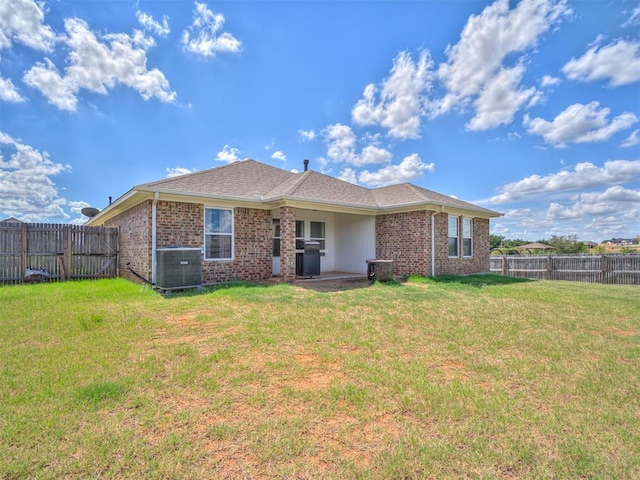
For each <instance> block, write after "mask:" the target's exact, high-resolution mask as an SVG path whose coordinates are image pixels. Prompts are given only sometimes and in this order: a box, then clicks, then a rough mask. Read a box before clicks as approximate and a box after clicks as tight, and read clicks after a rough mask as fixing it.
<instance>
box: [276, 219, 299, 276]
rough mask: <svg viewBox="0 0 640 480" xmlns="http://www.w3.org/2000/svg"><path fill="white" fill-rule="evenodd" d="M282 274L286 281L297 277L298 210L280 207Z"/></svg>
mask: <svg viewBox="0 0 640 480" xmlns="http://www.w3.org/2000/svg"><path fill="white" fill-rule="evenodd" d="M280 275H281V276H282V279H283V280H284V281H285V282H292V281H293V280H295V278H296V211H295V209H294V208H293V207H281V208H280Z"/></svg>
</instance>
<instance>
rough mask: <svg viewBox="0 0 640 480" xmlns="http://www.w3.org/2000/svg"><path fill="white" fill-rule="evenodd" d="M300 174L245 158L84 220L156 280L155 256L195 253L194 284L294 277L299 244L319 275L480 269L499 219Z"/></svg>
mask: <svg viewBox="0 0 640 480" xmlns="http://www.w3.org/2000/svg"><path fill="white" fill-rule="evenodd" d="M307 165H308V162H307V161H305V169H304V171H303V172H301V173H294V172H289V171H285V170H282V169H279V168H276V167H273V166H270V165H266V164H263V163H260V162H257V161H254V160H244V161H241V162H235V163H231V164H228V165H224V166H221V167H216V168H211V169H208V170H203V171H199V172H195V173H191V174H186V175H182V176H179V177H173V178H167V179H163V180H159V181H156V182H151V183H145V184H142V185H137V186H135V187H133V188H132V189H131V190H130V191H129V192H127V193H126V194H124V195H123V196H121V197H120V198H118V199H117V200H116V201H114V202H113V203H111V204H109V205H108V206H107V207H105V208H104V209H103V210H102V211H101V212H100V213H98V214H97V215H96V216H95V217H93V218H91V219H90V220H89V221H88V225H93V226H107V227H118V228H119V230H120V240H119V243H120V271H121V272H122V274H123V275H125V276H129V277H130V278H132V279H135V278H133V277H131V276H130V275H129V272H128V270H127V268H125V265H130V268H131V269H132V270H134V271H135V272H136V273H139V274H141V275H142V276H144V277H145V278H147V279H151V281H152V282H155V279H156V278H157V276H156V275H157V272H156V250H157V249H161V248H165V247H192V248H198V249H201V255H202V280H203V283H205V284H209V283H217V282H225V281H234V280H261V279H267V278H270V277H272V276H274V275H278V276H280V277H282V279H283V280H285V281H293V280H294V279H295V278H296V274H297V273H299V272H298V271H297V269H298V268H299V262H298V264H297V263H296V259H297V258H299V256H300V252H301V251H302V248H303V247H304V242H305V241H309V240H313V241H317V242H319V243H320V255H321V258H320V270H321V275H324V274H328V273H329V272H351V273H358V274H366V272H367V263H366V261H367V260H368V259H374V258H377V259H388V260H393V261H394V275H396V276H403V275H409V274H421V275H427V276H428V275H431V276H434V275H441V274H469V273H477V272H488V271H489V220H490V219H491V218H494V217H499V216H500V215H501V214H499V213H496V212H493V211H491V210H487V209H485V208H482V207H479V206H476V205H473V204H471V203H467V202H464V201H461V200H458V199H456V198H452V197H449V196H446V195H442V194H439V193H436V192H432V191H430V190H427V189H424V188H421V187H418V186H415V185H412V184H409V183H403V184H399V185H393V186H388V187H381V188H374V189H369V188H364V187H361V186H358V185H354V184H351V183H348V182H344V181H342V180H338V179H336V178H333V177H330V176H327V175H324V174H321V173H318V172H315V171H312V170H309V169H308V168H307Z"/></svg>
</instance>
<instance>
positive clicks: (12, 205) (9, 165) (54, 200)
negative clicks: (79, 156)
mask: <svg viewBox="0 0 640 480" xmlns="http://www.w3.org/2000/svg"><path fill="white" fill-rule="evenodd" d="M69 171H71V167H70V166H69V165H63V164H61V163H55V162H53V161H52V160H51V159H50V158H49V155H48V154H47V153H46V152H44V153H42V152H39V151H38V150H36V149H34V148H33V147H31V146H29V145H25V144H23V143H22V142H21V141H19V140H16V139H14V138H13V137H11V136H10V135H8V134H6V133H4V132H0V213H2V214H4V215H6V216H9V217H12V216H13V217H16V218H19V219H21V220H24V221H43V220H51V219H63V220H66V219H68V218H69V215H68V214H66V213H65V211H64V209H63V207H65V206H67V205H69V204H70V203H69V202H67V200H66V199H64V198H62V197H60V196H59V193H58V189H57V188H56V186H55V184H54V183H53V181H52V180H51V178H50V177H52V176H55V175H59V174H60V173H63V172H69Z"/></svg>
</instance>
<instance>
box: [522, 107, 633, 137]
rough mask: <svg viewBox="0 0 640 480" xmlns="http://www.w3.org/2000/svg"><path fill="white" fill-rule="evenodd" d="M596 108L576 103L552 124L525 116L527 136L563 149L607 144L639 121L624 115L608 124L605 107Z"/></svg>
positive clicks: (628, 113)
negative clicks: (536, 137) (532, 136)
mask: <svg viewBox="0 0 640 480" xmlns="http://www.w3.org/2000/svg"><path fill="white" fill-rule="evenodd" d="M599 106H600V104H599V103H598V102H591V103H588V104H587V105H583V104H581V103H575V104H573V105H570V106H568V107H567V108H566V109H565V110H564V111H563V112H561V113H560V114H559V115H558V116H557V117H556V118H554V119H553V121H551V122H548V121H547V120H544V119H542V118H533V119H532V118H529V116H528V115H525V118H524V122H523V123H524V125H525V126H526V127H527V131H528V132H529V133H530V134H532V135H540V136H541V137H542V138H544V141H545V142H546V143H549V144H551V145H554V146H556V147H564V146H565V145H566V144H567V143H591V142H604V141H607V140H609V138H611V136H612V135H613V134H615V133H617V132H619V131H621V130H625V129H627V128H629V127H630V126H632V125H633V124H634V123H636V122H637V121H638V119H637V117H636V116H635V115H634V114H633V113H631V112H625V113H623V114H621V115H618V116H617V117H614V118H613V119H612V120H611V122H609V121H608V119H607V117H608V116H609V113H610V112H611V111H610V110H609V109H608V108H600V109H599Z"/></svg>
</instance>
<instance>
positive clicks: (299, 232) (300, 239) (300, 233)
mask: <svg viewBox="0 0 640 480" xmlns="http://www.w3.org/2000/svg"><path fill="white" fill-rule="evenodd" d="M303 248H304V220H296V250H302V249H303Z"/></svg>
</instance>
